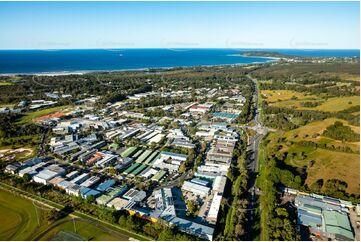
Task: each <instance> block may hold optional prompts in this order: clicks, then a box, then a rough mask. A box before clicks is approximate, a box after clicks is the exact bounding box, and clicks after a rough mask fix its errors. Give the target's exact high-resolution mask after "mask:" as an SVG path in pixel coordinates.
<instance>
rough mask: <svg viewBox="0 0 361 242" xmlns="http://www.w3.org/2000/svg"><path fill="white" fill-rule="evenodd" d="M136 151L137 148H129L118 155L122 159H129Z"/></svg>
mask: <svg viewBox="0 0 361 242" xmlns="http://www.w3.org/2000/svg"><path fill="white" fill-rule="evenodd" d="M137 149H138V148H137V147H134V146H132V147H129V148H127V149H126V150H124V151H123V152H122V153H121V154H120V156H121V157H122V158H124V157H129V156H130V155H131V154H133V153H134V152H135V151H136V150H137Z"/></svg>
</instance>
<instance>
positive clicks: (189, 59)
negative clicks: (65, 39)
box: [0, 48, 360, 76]
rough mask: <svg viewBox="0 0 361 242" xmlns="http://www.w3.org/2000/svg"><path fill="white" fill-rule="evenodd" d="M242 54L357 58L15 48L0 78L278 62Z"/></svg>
mask: <svg viewBox="0 0 361 242" xmlns="http://www.w3.org/2000/svg"><path fill="white" fill-rule="evenodd" d="M242 51H270V52H279V53H281V54H285V55H295V56H304V57H306V56H308V57H355V56H357V57H359V56H360V50H358V49H269V48H236V49H232V48H174V49H172V48H108V49H104V48H98V49H36V50H35V49H28V50H21V49H18V50H0V75H2V76H4V75H69V74H85V73H89V72H117V71H142V70H149V69H172V68H192V67H212V66H229V65H247V64H257V63H266V62H270V61H276V60H277V58H276V57H275V58H272V57H262V56H242V55H237V54H240V52H242Z"/></svg>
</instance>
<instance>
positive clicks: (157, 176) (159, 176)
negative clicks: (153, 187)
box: [152, 170, 166, 181]
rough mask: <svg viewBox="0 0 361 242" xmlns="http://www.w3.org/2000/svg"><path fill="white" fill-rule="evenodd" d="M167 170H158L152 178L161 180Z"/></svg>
mask: <svg viewBox="0 0 361 242" xmlns="http://www.w3.org/2000/svg"><path fill="white" fill-rule="evenodd" d="M165 173H166V172H165V171H164V170H160V171H158V172H157V173H156V174H155V175H154V176H153V177H152V180H153V181H159V180H160V179H162V177H163V176H164V175H165Z"/></svg>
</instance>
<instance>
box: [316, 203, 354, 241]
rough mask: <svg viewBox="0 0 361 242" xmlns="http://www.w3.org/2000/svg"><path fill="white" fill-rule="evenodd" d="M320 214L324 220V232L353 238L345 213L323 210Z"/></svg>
mask: <svg viewBox="0 0 361 242" xmlns="http://www.w3.org/2000/svg"><path fill="white" fill-rule="evenodd" d="M322 214H323V218H324V221H325V226H326V232H328V233H332V234H336V235H341V236H343V237H345V238H348V239H350V240H353V239H354V236H353V233H352V228H351V225H350V220H349V219H348V216H347V214H344V213H340V212H337V211H328V210H324V211H323V212H322Z"/></svg>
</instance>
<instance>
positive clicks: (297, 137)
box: [283, 118, 360, 151]
mask: <svg viewBox="0 0 361 242" xmlns="http://www.w3.org/2000/svg"><path fill="white" fill-rule="evenodd" d="M336 121H340V122H342V123H343V124H344V125H347V126H349V127H351V129H352V130H353V131H354V132H356V133H358V134H359V133H360V127H359V126H352V125H349V124H348V123H347V122H346V121H345V120H341V119H336V118H328V119H325V120H322V121H316V122H312V123H309V124H307V125H305V126H302V127H300V128H298V129H294V130H291V131H288V132H284V133H283V136H284V137H286V138H287V140H292V141H294V142H297V141H301V140H308V141H313V142H316V143H327V144H329V145H334V146H335V147H345V146H348V147H350V148H352V149H353V150H354V151H360V142H342V141H339V140H334V139H330V138H326V137H323V136H322V133H323V131H324V130H325V129H326V128H327V127H328V126H330V125H333V124H334V123H335V122H336Z"/></svg>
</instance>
